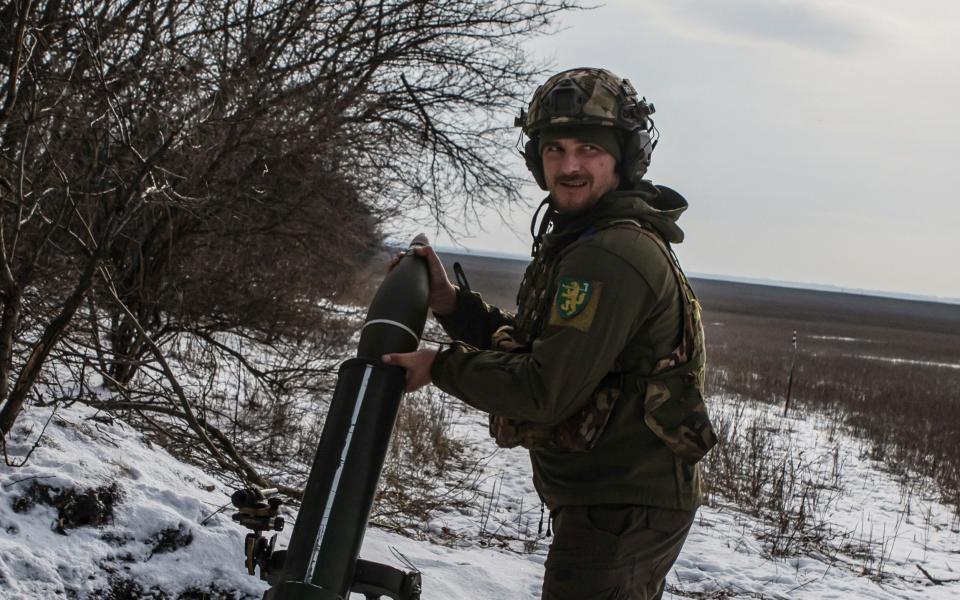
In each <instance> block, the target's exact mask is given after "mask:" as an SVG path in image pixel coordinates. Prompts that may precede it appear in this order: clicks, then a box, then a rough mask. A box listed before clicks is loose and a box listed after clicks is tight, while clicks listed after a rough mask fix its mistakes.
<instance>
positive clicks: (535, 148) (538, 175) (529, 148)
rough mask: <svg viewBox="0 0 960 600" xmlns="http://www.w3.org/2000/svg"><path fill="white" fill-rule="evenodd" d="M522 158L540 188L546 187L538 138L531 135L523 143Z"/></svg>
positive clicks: (544, 188)
mask: <svg viewBox="0 0 960 600" xmlns="http://www.w3.org/2000/svg"><path fill="white" fill-rule="evenodd" d="M523 160H524V162H525V163H527V169H529V170H530V173H531V174H532V175H533V179H534V181H536V182H537V185H539V186H540V189H541V190H546V189H547V179H546V177H545V176H544V174H543V159H542V158H540V138H539V137H532V138H530V139H529V140H527V143H526V144H524V145H523Z"/></svg>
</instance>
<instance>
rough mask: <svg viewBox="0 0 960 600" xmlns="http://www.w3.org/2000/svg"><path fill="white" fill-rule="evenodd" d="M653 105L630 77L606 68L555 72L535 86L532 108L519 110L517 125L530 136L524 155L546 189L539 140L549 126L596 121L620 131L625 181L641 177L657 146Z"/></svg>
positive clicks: (528, 166)
mask: <svg viewBox="0 0 960 600" xmlns="http://www.w3.org/2000/svg"><path fill="white" fill-rule="evenodd" d="M653 112H654V108H653V104H651V103H649V102H647V100H646V98H639V97H638V95H637V91H636V90H635V89H634V88H633V85H632V84H631V83H630V81H629V80H627V79H622V78H620V77H617V76H616V75H614V74H613V73H611V72H610V71H607V70H606V69H595V68H588V67H581V68H576V69H570V70H567V71H562V72H560V73H557V74H556V75H554V76H553V77H551V78H550V79H548V80H547V81H546V82H545V83H544V84H543V85H541V86H540V87H539V88H537V91H536V92H534V94H533V98H532V99H531V100H530V106H529V107H528V108H527V110H522V111H520V116H519V117H517V118H516V120H515V121H514V125H516V126H517V127H521V128H522V129H523V133H525V134H526V135H527V137H528V138H529V140H528V142H527V143H526V145H525V146H524V150H523V156H524V159H525V160H526V163H527V168H528V169H530V172H531V173H532V174H533V177H534V179H535V180H536V181H537V184H538V185H539V186H540V187H541V188H542V189H544V190H546V189H547V184H546V179H545V177H544V172H543V163H542V161H541V160H540V152H539V147H538V138H539V136H540V132H541V131H542V130H543V129H545V128H547V127H564V126H577V125H597V126H601V127H614V128H616V130H617V132H618V133H620V134H621V135H619V136H618V137H619V138H620V143H621V151H622V153H623V158H622V160H621V161H620V164H619V165H618V170H619V173H620V178H621V183H622V184H626V185H630V184H633V183H636V182H637V181H639V180H640V179H641V178H643V175H644V173H646V171H647V167H648V166H649V165H650V156H651V154H652V153H653V149H654V148H655V147H656V145H657V130H656V128H655V127H654V126H653V120H652V119H651V118H650V115H652V114H653Z"/></svg>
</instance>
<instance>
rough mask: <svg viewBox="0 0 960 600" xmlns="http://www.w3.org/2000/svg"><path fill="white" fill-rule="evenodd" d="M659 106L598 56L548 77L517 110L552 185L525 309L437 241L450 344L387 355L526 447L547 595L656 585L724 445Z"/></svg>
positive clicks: (542, 176)
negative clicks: (684, 258) (549, 526)
mask: <svg viewBox="0 0 960 600" xmlns="http://www.w3.org/2000/svg"><path fill="white" fill-rule="evenodd" d="M652 113H653V106H652V105H651V104H649V103H648V102H647V101H646V99H645V98H640V97H638V95H637V93H636V91H635V90H634V88H633V86H632V85H631V84H630V82H629V81H628V80H625V79H621V78H619V77H617V76H616V75H614V74H613V73H610V72H609V71H606V70H603V69H588V68H579V69H572V70H569V71H564V72H562V73H559V74H557V75H554V76H553V77H551V78H550V79H549V80H547V82H546V83H545V84H544V85H542V86H541V87H540V88H539V89H538V90H537V91H536V93H535V94H534V96H533V99H532V100H531V102H530V105H529V108H528V110H527V111H523V112H521V115H520V117H519V118H518V119H517V124H518V125H519V126H521V127H522V128H523V132H524V133H525V134H526V136H527V137H528V138H529V141H528V142H527V143H526V145H525V148H524V157H525V159H526V162H527V167H528V168H529V169H530V171H531V173H532V174H533V177H534V179H536V181H537V183H538V184H539V185H540V187H541V188H543V189H544V190H547V191H548V192H549V196H548V197H547V199H546V200H545V201H544V203H545V204H546V212H545V214H544V217H543V219H542V221H541V225H540V227H539V229H538V232H537V234H536V236H535V238H534V241H533V261H532V262H531V263H530V265H529V266H528V267H527V270H526V273H525V275H524V278H523V282H522V283H521V285H520V291H519V294H518V311H517V314H516V315H512V314H509V313H506V312H504V311H501V310H500V309H498V308H496V307H493V306H490V305H488V304H486V303H484V302H483V300H482V299H481V297H480V296H479V295H478V294H477V293H475V292H471V291H470V290H469V289H464V287H456V286H454V285H452V284H451V283H450V281H449V279H448V278H447V275H446V273H445V272H444V269H443V267H442V266H441V264H440V262H439V260H438V259H437V257H436V254H434V252H433V250H431V249H429V248H425V249H422V250H419V251H418V252H420V253H421V254H422V255H423V256H425V257H426V259H427V261H428V265H429V269H430V280H431V281H430V300H429V303H430V307H431V309H432V311H433V314H434V316H435V317H436V318H437V320H438V321H439V322H440V323H441V325H442V326H443V327H444V329H445V330H446V331H447V333H448V334H449V335H450V337H451V339H453V340H455V342H454V343H453V344H452V345H450V346H448V347H445V348H444V349H442V350H439V351H438V350H420V351H417V352H413V353H409V354H393V355H387V356H385V357H384V360H385V361H386V362H388V363H391V364H396V365H400V366H402V367H404V368H406V369H407V386H408V390H413V389H417V388H419V387H420V386H422V385H425V384H426V383H429V382H431V381H432V382H433V384H434V385H436V386H437V387H439V388H440V389H442V390H443V391H445V392H447V393H449V394H451V395H453V396H456V397H457V398H459V399H461V400H462V401H464V402H466V403H467V404H469V405H471V406H474V407H476V408H478V409H480V410H483V411H485V412H487V413H489V414H490V432H491V434H492V435H493V436H494V437H495V438H496V441H497V443H498V444H499V445H501V446H505V447H511V446H517V445H522V446H524V447H526V448H528V449H529V451H530V460H531V463H532V466H533V476H534V484H535V486H536V489H537V491H538V492H539V494H540V496H541V498H542V499H543V501H544V502H545V503H546V505H547V507H548V508H549V509H550V514H551V517H552V519H553V524H554V538H553V542H552V543H551V545H550V550H549V554H548V556H547V560H546V570H545V574H544V582H543V596H542V597H543V598H544V599H545V600H560V599H565V598H570V599H583V598H616V599H621V598H630V599H644V600H646V599H651V598H660V597H661V595H662V594H663V589H664V580H665V577H666V575H667V572H668V571H669V569H670V567H671V565H673V563H674V561H675V560H676V558H677V556H678V554H679V552H680V548H681V546H682V545H683V542H684V540H685V539H686V536H687V533H688V531H689V530H690V526H691V524H692V523H693V519H694V514H695V512H696V509H697V507H698V506H699V505H700V502H701V488H700V477H701V476H700V469H699V467H698V465H697V461H698V460H699V459H700V458H702V457H703V455H704V454H705V453H706V452H707V451H708V450H709V449H710V447H711V446H712V445H713V444H714V443H716V436H715V435H714V433H713V429H712V428H711V427H710V423H709V420H708V419H707V417H706V410H705V407H704V403H703V396H702V386H703V368H704V347H703V330H702V327H701V324H700V307H699V304H698V302H697V300H696V297H695V296H694V294H693V291H692V289H691V288H690V285H689V283H688V282H687V280H686V277H684V275H683V272H682V271H681V269H680V267H679V265H678V263H677V261H676V257H675V256H674V255H673V253H672V251H671V250H670V244H671V243H678V242H680V241H682V240H683V232H682V231H681V230H680V228H679V227H678V226H677V223H676V221H677V218H678V217H679V216H680V214H681V213H683V211H684V210H686V208H687V202H686V200H684V199H683V197H681V196H680V195H679V194H678V193H676V192H675V191H673V190H671V189H669V188H666V187H662V186H655V185H653V184H652V183H650V182H649V181H647V180H644V179H643V175H644V173H645V172H646V169H647V166H648V165H649V164H650V155H651V152H652V150H653V148H654V146H655V145H656V137H655V136H656V129H655V128H654V126H653V122H652V121H651V119H650V116H651V114H652ZM542 207H543V205H541V208H542ZM538 212H539V211H538ZM534 222H536V215H535V216H534Z"/></svg>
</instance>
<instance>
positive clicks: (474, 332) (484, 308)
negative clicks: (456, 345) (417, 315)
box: [434, 288, 514, 349]
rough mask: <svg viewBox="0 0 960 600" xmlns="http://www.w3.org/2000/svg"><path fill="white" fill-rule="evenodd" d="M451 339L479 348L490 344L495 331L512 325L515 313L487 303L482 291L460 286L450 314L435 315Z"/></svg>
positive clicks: (485, 347)
mask: <svg viewBox="0 0 960 600" xmlns="http://www.w3.org/2000/svg"><path fill="white" fill-rule="evenodd" d="M434 317H435V318H436V319H437V322H438V323H440V326H441V327H443V330H444V331H446V332H447V335H449V336H450V337H451V339H454V340H457V341H461V342H466V343H467V344H470V345H471V346H474V347H476V348H484V349H487V348H490V338H491V336H492V335H493V332H494V331H496V330H497V329H498V328H499V327H501V326H503V325H513V324H514V315H512V314H511V313H508V312H505V311H502V310H500V309H499V308H497V307H496V306H493V305H490V304H487V303H486V302H484V301H483V298H482V297H481V296H480V294H478V293H476V292H465V291H463V290H461V289H460V288H457V305H456V308H455V309H454V311H453V312H452V313H450V314H448V315H434Z"/></svg>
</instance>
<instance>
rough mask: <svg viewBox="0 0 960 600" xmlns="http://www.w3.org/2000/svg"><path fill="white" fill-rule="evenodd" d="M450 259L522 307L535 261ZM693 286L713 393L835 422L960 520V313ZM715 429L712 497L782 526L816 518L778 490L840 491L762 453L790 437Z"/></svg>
mask: <svg viewBox="0 0 960 600" xmlns="http://www.w3.org/2000/svg"><path fill="white" fill-rule="evenodd" d="M442 258H443V260H444V262H445V263H446V264H447V266H448V269H449V268H450V266H451V265H452V263H453V262H454V261H459V262H460V263H461V264H462V265H463V267H464V270H465V272H466V274H467V277H468V278H469V281H470V285H471V287H472V288H473V289H474V290H476V291H479V292H481V293H482V294H483V295H484V297H485V298H487V299H488V301H489V302H491V303H493V304H498V305H499V306H502V307H509V308H513V307H515V300H514V294H515V290H516V288H517V285H518V283H519V281H520V278H521V277H522V273H523V267H524V261H521V260H511V259H505V258H485V257H480V256H476V255H458V254H452V253H448V254H446V255H444V256H442ZM692 284H693V286H694V288H695V290H696V291H697V293H698V296H699V298H700V300H701V303H702V305H703V307H704V324H705V328H706V336H707V360H708V369H709V371H708V372H709V384H708V393H710V394H711V395H712V396H714V397H715V398H717V399H721V398H722V399H726V400H727V401H731V400H732V401H736V402H740V403H744V404H743V405H742V406H741V412H742V410H743V406H748V407H749V406H750V405H751V404H757V403H759V404H761V405H764V406H767V407H772V406H775V407H777V410H776V411H773V412H774V414H777V415H783V416H787V415H789V416H791V417H793V416H797V415H800V418H806V417H805V415H811V418H812V417H813V416H816V417H817V418H825V419H826V420H827V422H828V423H830V426H831V427H834V428H836V429H837V430H838V431H840V430H842V431H843V432H845V433H848V434H850V435H852V436H854V437H855V438H856V439H860V440H862V453H863V455H864V458H868V459H870V460H874V461H877V463H878V464H879V465H882V468H884V469H886V470H888V471H889V472H890V473H891V474H893V475H895V476H896V477H897V479H898V481H899V482H900V484H901V495H902V496H903V497H904V498H905V499H908V498H910V497H913V496H918V497H919V496H923V495H927V496H933V497H936V498H937V499H938V501H939V502H942V503H943V504H945V505H946V506H949V507H951V508H952V510H953V512H954V516H955V519H956V517H957V516H960V426H958V424H960V306H958V305H951V304H943V303H934V302H922V301H914V300H899V299H893V298H884V297H875V296H866V295H857V294H845V293H834V292H824V291H813V290H805V289H793V288H786V287H775V286H766V285H754V284H745V283H735V282H728V281H719V280H713V279H697V278H692ZM794 333H796V340H797V344H796V349H794V345H793V336H794ZM791 371H792V372H793V376H792V381H790V379H791V377H790V374H791ZM788 386H789V387H790V409H789V411H787V410H786V401H787V393H788V391H787V390H788ZM767 412H768V413H770V412H771V411H769V410H768V411H767ZM717 418H718V423H717V425H718V427H719V428H721V429H722V430H724V431H723V433H724V438H725V442H726V443H724V444H723V445H722V446H721V447H720V448H719V449H718V450H717V451H715V452H713V453H711V455H710V457H709V460H708V461H707V464H706V468H707V471H708V472H709V474H710V492H711V495H712V497H714V498H716V499H720V498H725V499H727V500H730V501H734V502H736V503H737V504H738V505H740V506H744V505H750V506H753V507H754V512H756V513H758V514H759V513H762V512H764V511H767V512H770V513H771V514H770V517H771V518H776V519H783V518H785V517H784V515H789V514H790V512H791V510H793V511H794V512H797V511H799V513H800V514H799V515H796V516H798V518H800V519H801V520H807V521H809V520H810V519H811V515H812V514H813V513H816V512H817V507H816V506H807V507H805V508H804V507H800V508H798V507H796V506H792V505H790V503H789V501H788V500H789V499H788V498H784V497H783V496H784V494H783V490H780V491H779V492H778V491H777V490H775V489H771V486H776V485H780V486H783V485H785V484H790V483H791V480H792V481H793V482H794V483H798V486H799V483H802V481H804V480H807V481H808V482H810V481H812V483H810V485H811V486H814V487H816V486H820V487H824V486H827V485H829V484H830V482H827V481H819V480H817V479H816V478H813V475H812V474H805V473H803V472H800V471H798V465H797V464H791V462H790V460H788V459H787V458H785V457H784V456H783V455H782V454H777V453H775V452H773V451H772V448H769V447H765V445H767V446H768V445H769V444H772V443H773V442H774V440H772V439H770V438H771V437H781V438H782V437H784V436H786V435H787V434H788V433H789V432H787V431H780V430H778V429H777V428H779V427H780V426H781V424H779V423H769V422H766V421H764V422H763V423H757V422H753V421H749V420H747V419H745V418H737V415H734V416H730V414H729V411H724V412H721V413H720V414H719V415H718V417H717ZM771 429H774V430H776V434H777V436H772V435H771ZM835 478H836V477H835ZM778 482H779V483H778ZM834 483H836V482H834ZM795 492H796V493H797V494H800V495H802V494H803V493H804V490H803V489H801V487H798V488H797V489H796V490H795ZM807 492H809V490H807ZM769 494H773V495H774V496H773V497H770V496H769ZM777 494H779V496H777ZM808 495H809V494H808ZM807 501H809V499H808V500H807ZM773 513H778V514H777V515H774V514H773ZM781 525H782V527H784V528H785V529H789V528H790V527H794V528H796V527H801V528H802V527H807V526H809V525H810V523H809V522H807V523H796V522H793V523H781ZM783 541H784V540H779V542H783ZM779 551H780V552H781V553H789V551H790V548H787V549H783V548H780V549H779Z"/></svg>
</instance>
